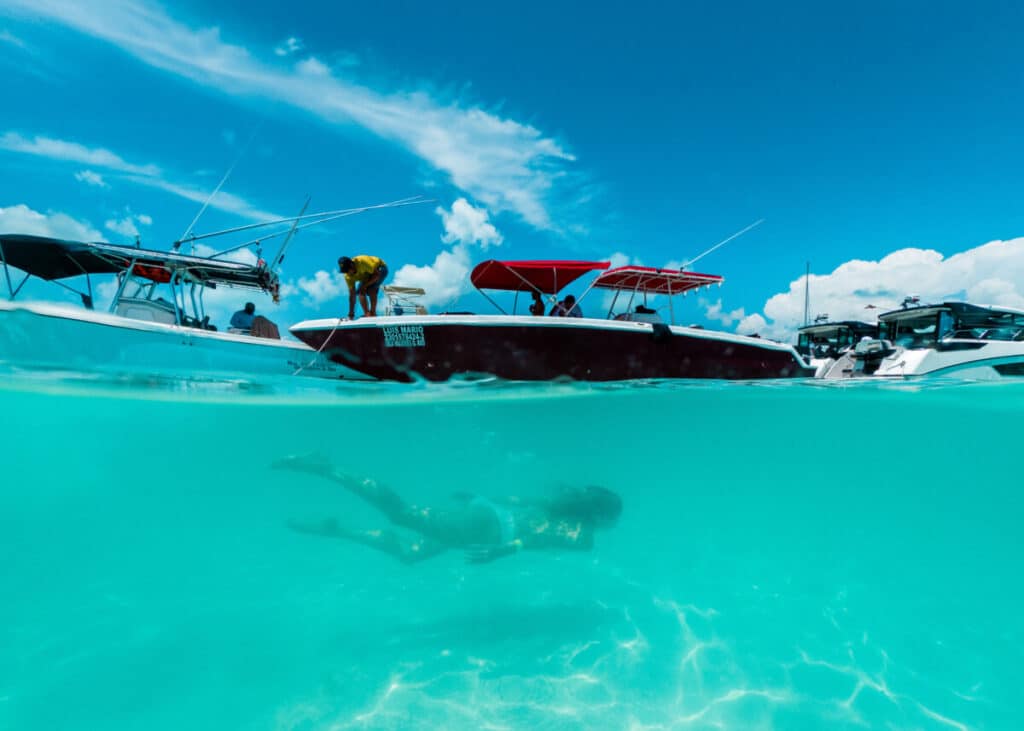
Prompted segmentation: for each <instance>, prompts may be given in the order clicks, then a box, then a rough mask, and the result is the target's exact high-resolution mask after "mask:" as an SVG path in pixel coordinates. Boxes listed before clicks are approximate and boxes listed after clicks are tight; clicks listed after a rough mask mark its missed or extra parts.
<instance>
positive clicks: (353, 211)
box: [210, 199, 434, 269]
mask: <svg viewBox="0 0 1024 731" xmlns="http://www.w3.org/2000/svg"><path fill="white" fill-rule="evenodd" d="M433 202H434V200H433V199H430V200H416V201H408V202H403V203H393V204H391V203H389V204H383V205H380V206H366V207H365V208H352V209H348V210H343V211H340V212H338V213H336V214H335V215H333V216H328V217H327V218H322V219H320V220H318V221H308V222H306V223H303V224H299V225H293V226H292V227H291V228H286V229H281V230H280V231H275V232H273V233H270V234H267V235H266V236H261V237H259V238H258V239H252V240H251V241H246V242H245V243H244V244H239V245H238V246H232V247H231V248H230V249H224V250H223V251H218V252H217V253H216V254H212V255H211V256H210V258H211V259H215V258H217V257H218V256H224V255H225V254H230V253H231V252H233V251H238V250H239V249H244V248H246V247H249V246H253V245H255V244H260V243H263V242H264V241H267V240H268V239H274V238H277V237H278V236H284V235H285V234H289V235H293V234H294V233H295V232H297V231H302V230H303V229H307V228H309V227H310V226H317V225H319V224H321V223H328V222H330V221H336V220H338V219H339V218H347V217H348V216H354V215H356V214H358V213H362V212H364V211H368V210H374V209H378V208H400V207H402V206H411V205H415V204H416V203H433ZM311 215H316V214H311ZM305 218H309V216H305ZM284 220H285V221H290V220H294V219H284ZM283 222H284V221H277V223H283ZM282 248H283V247H282ZM283 259H284V256H283V255H282V254H280V253H279V255H278V257H277V258H276V259H275V260H274V266H276V265H277V264H280V263H281V261H282V260H283ZM273 268H274V267H273V266H272V267H271V269H273Z"/></svg>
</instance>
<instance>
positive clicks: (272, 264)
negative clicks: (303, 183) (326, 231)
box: [270, 195, 310, 271]
mask: <svg viewBox="0 0 1024 731" xmlns="http://www.w3.org/2000/svg"><path fill="white" fill-rule="evenodd" d="M309 201H310V197H309V196H308V195H307V196H306V202H305V203H303V204H302V210H301V211H299V217H298V218H296V219H295V221H294V222H293V223H292V227H291V229H290V230H289V231H288V236H287V237H285V240H284V242H283V243H282V244H281V248H280V249H278V250H277V256H275V257H274V260H273V261H272V262H270V271H275V270H276V269H277V267H278V265H279V264H280V263H281V262H282V261H284V253H285V252H286V251H287V250H288V244H290V243H291V241H292V238H293V237H294V236H295V232H296V231H298V230H299V218H301V217H302V215H303V214H304V213H305V212H306V209H307V208H309Z"/></svg>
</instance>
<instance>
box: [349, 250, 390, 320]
mask: <svg viewBox="0 0 1024 731" xmlns="http://www.w3.org/2000/svg"><path fill="white" fill-rule="evenodd" d="M338 269H339V270H341V273H342V274H344V275H345V283H346V284H348V319H350V320H352V319H355V316H356V297H358V298H359V304H360V305H362V308H363V314H364V315H366V316H367V317H376V316H377V293H378V292H379V291H380V285H381V284H382V283H383V282H384V280H385V279H386V278H387V276H388V265H387V264H385V263H384V260H383V259H381V258H380V257H378V256H370V255H369V254H360V255H359V256H353V257H352V258H349V257H347V256H343V257H341V258H340V259H338ZM367 297H369V298H370V302H369V305H367V302H366V298H367Z"/></svg>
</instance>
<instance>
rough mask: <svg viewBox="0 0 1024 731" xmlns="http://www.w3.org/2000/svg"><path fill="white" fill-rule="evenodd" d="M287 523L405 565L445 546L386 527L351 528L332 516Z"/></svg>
mask: <svg viewBox="0 0 1024 731" xmlns="http://www.w3.org/2000/svg"><path fill="white" fill-rule="evenodd" d="M288 527H289V528H291V529H292V530H293V531H295V532H296V533H305V534H306V535H315V536H325V537H327V538H338V539H340V540H343V541H351V542H352V543H359V544H361V545H364V546H369V547H370V548H373V549H376V550H378V551H381V552H382V553H386V554H388V555H389V556H391V557H393V558H396V559H398V560H399V561H401V562H402V563H404V564H406V565H407V566H409V565H412V564H414V563H419V562H420V561H426V560H427V559H428V558H433V557H434V556H437V555H438V554H441V553H444V552H445V551H446V550H448V549H447V546H445V545H444V544H441V543H438V542H436V541H432V540H430V539H428V538H414V539H406V538H403V537H402V536H400V535H398V534H397V533H395V532H394V531H389V530H352V529H350V528H345V527H342V526H340V525H338V523H337V521H334V520H325V521H322V522H319V523H303V522H299V521H289V523H288Z"/></svg>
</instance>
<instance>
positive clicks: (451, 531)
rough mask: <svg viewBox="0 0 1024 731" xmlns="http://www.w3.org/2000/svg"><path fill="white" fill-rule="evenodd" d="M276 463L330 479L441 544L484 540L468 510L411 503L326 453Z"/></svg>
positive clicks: (388, 516) (400, 524) (400, 522)
mask: <svg viewBox="0 0 1024 731" xmlns="http://www.w3.org/2000/svg"><path fill="white" fill-rule="evenodd" d="M273 466H274V467H275V468H277V469H287V470H292V471H295V472H305V473H307V474H313V475H317V476H319V477H323V478H324V479H327V480H330V481H331V482H333V483H334V484H336V485H340V486H341V487H343V488H345V489H346V490H348V491H349V492H350V493H352V494H353V495H355V496H357V497H359V498H361V499H363V500H365V501H366V502H367V503H369V504H370V505H371V506H373V507H374V508H376V509H377V510H379V511H380V512H381V513H383V515H384V517H386V518H387V519H388V520H389V521H390V522H391V523H392V524H394V525H397V526H400V527H402V528H408V529H409V530H413V531H416V532H417V533H421V534H423V535H424V536H427V537H428V538H432V539H434V540H436V541H440V542H441V543H444V544H448V545H464V544H466V543H467V542H468V543H477V542H480V541H481V540H484V539H481V538H479V537H478V536H477V533H478V532H479V530H478V526H476V525H475V524H474V521H473V520H472V518H471V516H470V515H469V514H468V513H466V511H461V512H460V513H457V514H453V513H450V512H447V511H441V510H435V509H433V508H429V507H419V506H416V505H412V504H410V503H407V502H406V501H405V500H404V499H402V497H401V496H400V495H399V494H398V493H397V492H395V491H394V490H392V489H391V488H390V487H387V486H385V485H381V484H380V483H378V482H377V481H376V480H371V479H369V478H366V479H359V478H357V477H352V476H351V475H347V474H345V473H344V472H342V471H341V470H339V469H337V468H336V467H334V466H333V465H332V464H331V463H330V461H328V460H327V459H326V458H325V457H323V456H315V455H311V456H292V457H286V458H284V459H281V460H278V461H277V462H275V463H274V465H273Z"/></svg>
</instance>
